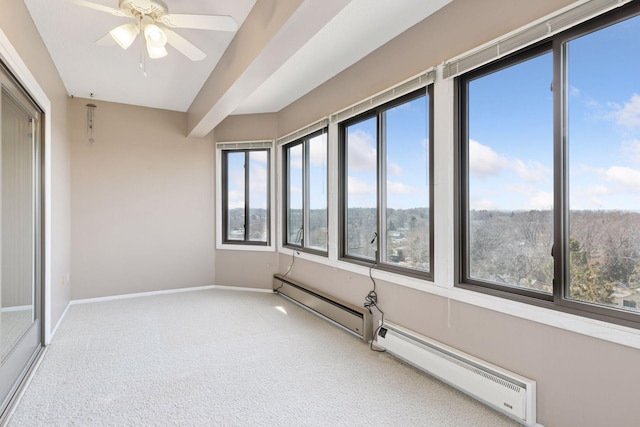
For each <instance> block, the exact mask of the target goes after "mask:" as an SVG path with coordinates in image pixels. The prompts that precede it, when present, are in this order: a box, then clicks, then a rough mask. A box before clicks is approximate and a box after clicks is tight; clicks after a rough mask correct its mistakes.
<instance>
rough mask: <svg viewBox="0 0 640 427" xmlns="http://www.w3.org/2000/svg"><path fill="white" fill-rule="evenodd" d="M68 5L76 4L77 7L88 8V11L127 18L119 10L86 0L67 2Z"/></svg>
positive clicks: (69, 0)
mask: <svg viewBox="0 0 640 427" xmlns="http://www.w3.org/2000/svg"><path fill="white" fill-rule="evenodd" d="M67 1H68V2H69V3H73V4H77V5H78V6H82V7H88V8H90V9H95V10H99V11H101V12H107V13H110V14H112V15H116V16H127V15H125V14H124V13H122V11H121V10H120V9H115V8H113V7H109V6H104V5H102V4H98V3H93V2H90V1H87V0H67Z"/></svg>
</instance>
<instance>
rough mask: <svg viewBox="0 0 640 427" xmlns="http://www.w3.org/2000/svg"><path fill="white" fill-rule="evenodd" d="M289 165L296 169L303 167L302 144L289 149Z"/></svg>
mask: <svg viewBox="0 0 640 427" xmlns="http://www.w3.org/2000/svg"><path fill="white" fill-rule="evenodd" d="M289 166H290V167H292V168H294V169H302V145H298V146H295V147H293V148H291V149H290V150H289Z"/></svg>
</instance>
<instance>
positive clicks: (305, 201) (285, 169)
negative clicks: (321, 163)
mask: <svg viewBox="0 0 640 427" xmlns="http://www.w3.org/2000/svg"><path fill="white" fill-rule="evenodd" d="M328 131H329V129H328V128H327V127H326V126H325V127H323V128H322V129H319V130H317V131H315V132H313V133H310V134H308V135H305V136H303V137H301V138H299V139H296V140H295V141H292V142H290V143H287V144H285V145H283V146H282V185H283V188H282V218H283V219H282V225H283V227H282V246H283V247H286V248H290V249H295V250H296V251H302V252H307V253H310V254H315V255H320V256H324V257H327V256H329V236H328V234H327V249H326V250H324V251H322V250H319V249H315V248H312V247H309V246H307V239H305V237H306V236H307V235H308V234H307V233H308V231H309V230H307V229H306V227H305V224H307V223H308V222H309V216H310V208H309V199H310V194H309V192H310V187H309V175H310V170H309V162H310V157H309V154H310V152H309V148H308V147H309V144H310V140H311V139H313V138H316V137H317V136H320V135H325V143H326V153H327V158H326V165H327V174H326V179H327V182H326V183H325V184H326V188H327V189H328V188H329V140H328ZM298 145H301V146H302V184H303V190H302V227H301V230H300V244H295V243H292V242H289V223H288V221H289V187H290V186H289V183H290V176H289V153H290V151H289V150H290V149H291V148H293V147H296V146H298ZM326 201H327V225H326V228H327V233H328V231H329V230H328V229H329V191H327V200H326Z"/></svg>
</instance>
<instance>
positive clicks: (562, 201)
mask: <svg viewBox="0 0 640 427" xmlns="http://www.w3.org/2000/svg"><path fill="white" fill-rule="evenodd" d="M565 63H566V52H565V47H564V46H563V43H562V42H561V41H560V40H558V39H556V40H554V43H553V83H552V87H553V110H554V114H553V116H554V117H553V127H554V129H553V136H554V138H553V139H554V141H553V147H554V152H553V159H554V160H553V162H554V167H553V180H554V182H553V188H554V190H553V193H554V196H553V203H554V218H553V233H554V238H553V249H552V255H553V271H554V275H553V299H554V301H555V302H561V301H562V300H563V299H564V296H565V291H564V288H565V284H566V283H568V274H567V270H566V265H565V262H566V261H567V256H566V241H568V238H569V232H568V228H567V226H566V225H567V224H568V214H569V213H568V209H567V206H568V193H567V180H566V178H567V174H566V166H567V157H566V148H567V146H566V142H567V139H566V133H565V131H566V111H567V110H566V108H567V103H566V98H565V96H564V94H565V90H566V89H565V88H566V81H567V79H566V77H567V76H566V67H565Z"/></svg>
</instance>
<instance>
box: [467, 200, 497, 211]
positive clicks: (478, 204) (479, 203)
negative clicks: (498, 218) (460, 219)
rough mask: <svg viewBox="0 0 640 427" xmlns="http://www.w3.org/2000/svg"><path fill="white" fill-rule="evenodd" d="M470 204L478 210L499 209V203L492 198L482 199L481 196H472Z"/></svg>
mask: <svg viewBox="0 0 640 427" xmlns="http://www.w3.org/2000/svg"><path fill="white" fill-rule="evenodd" d="M470 204H471V209H473V210H477V211H482V210H487V211H490V210H494V209H498V205H496V204H495V203H493V202H492V201H491V200H487V199H481V198H479V197H471V200H470Z"/></svg>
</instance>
